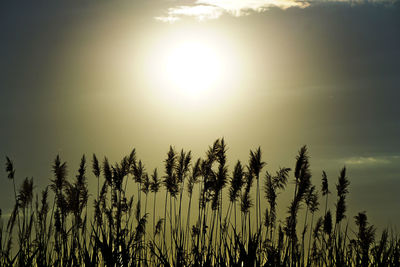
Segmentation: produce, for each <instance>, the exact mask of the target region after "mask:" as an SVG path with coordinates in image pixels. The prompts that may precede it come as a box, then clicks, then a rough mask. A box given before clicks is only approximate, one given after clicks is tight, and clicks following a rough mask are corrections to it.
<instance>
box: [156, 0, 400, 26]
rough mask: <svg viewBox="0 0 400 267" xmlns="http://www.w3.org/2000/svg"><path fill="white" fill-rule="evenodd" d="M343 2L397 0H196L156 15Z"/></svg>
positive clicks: (204, 15)
mask: <svg viewBox="0 0 400 267" xmlns="http://www.w3.org/2000/svg"><path fill="white" fill-rule="evenodd" d="M326 2H341V3H349V4H351V5H358V4H366V3H374V4H376V3H381V4H384V5H391V4H393V3H395V2H396V0H317V1H299V0H194V1H193V2H191V3H190V4H186V5H175V6H174V7H170V8H168V10H167V12H166V14H164V15H163V16H159V17H155V19H156V20H159V21H162V22H169V23H173V22H175V21H178V20H180V19H181V18H182V17H193V18H195V19H197V20H199V21H203V20H209V19H217V18H219V17H220V16H222V15H223V14H229V15H232V16H235V17H240V16H245V15H249V14H250V13H252V12H257V13H260V12H264V11H267V10H268V9H269V8H271V7H278V8H281V9H288V8H291V7H297V8H306V7H309V6H311V4H318V3H326Z"/></svg>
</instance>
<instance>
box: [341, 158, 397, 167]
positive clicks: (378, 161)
mask: <svg viewBox="0 0 400 267" xmlns="http://www.w3.org/2000/svg"><path fill="white" fill-rule="evenodd" d="M398 159H399V156H381V157H351V158H347V159H345V160H344V162H345V164H346V165H358V166H360V165H382V164H391V163H393V161H396V160H398Z"/></svg>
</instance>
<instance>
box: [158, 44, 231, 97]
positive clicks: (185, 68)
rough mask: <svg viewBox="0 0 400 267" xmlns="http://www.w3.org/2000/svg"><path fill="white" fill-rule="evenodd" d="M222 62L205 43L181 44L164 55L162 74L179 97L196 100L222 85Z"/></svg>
mask: <svg viewBox="0 0 400 267" xmlns="http://www.w3.org/2000/svg"><path fill="white" fill-rule="evenodd" d="M223 63H224V62H223V60H222V59H221V57H220V55H219V54H218V52H217V51H216V50H215V49H213V48H212V47H210V46H207V45H206V44H205V43H200V42H196V41H188V42H183V43H180V44H178V45H176V46H174V47H172V49H171V51H169V52H168V53H167V56H166V58H165V62H164V64H165V75H166V76H167V77H166V78H167V80H168V81H169V83H170V85H172V86H173V87H175V88H176V90H178V91H179V93H180V94H182V95H184V96H186V97H190V98H199V97H201V96H204V95H206V94H208V93H209V92H210V91H211V90H212V89H216V88H215V87H217V86H221V85H222V84H221V83H222V80H223V78H224V71H225V66H224V64H223Z"/></svg>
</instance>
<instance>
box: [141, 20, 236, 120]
mask: <svg viewBox="0 0 400 267" xmlns="http://www.w3.org/2000/svg"><path fill="white" fill-rule="evenodd" d="M152 44H153V45H151V46H148V47H146V51H147V53H148V54H147V56H146V57H145V58H144V62H145V65H144V66H145V72H144V74H145V75H146V77H145V79H146V81H147V84H148V85H147V86H146V87H147V88H148V89H151V94H150V95H151V102H153V103H154V104H156V105H158V108H162V107H164V108H166V109H168V110H170V111H172V110H176V111H177V112H181V111H182V110H186V111H194V110H196V111H198V110H202V112H203V111H210V112H212V111H211V110H212V109H216V108H218V109H221V108H223V106H224V105H227V104H229V103H232V102H231V99H232V98H234V95H235V88H236V87H237V84H238V80H239V79H238V77H240V75H238V66H239V64H238V53H237V52H235V51H237V50H236V48H235V47H234V45H233V44H234V43H233V42H232V41H231V40H229V39H227V38H226V37H225V36H223V35H221V34H220V33H219V32H217V31H209V30H208V31H204V30H199V29H198V28H197V29H196V30H195V29H192V28H184V27H183V28H180V30H175V31H173V32H168V33H166V34H165V35H163V36H162V37H161V38H160V37H159V38H157V39H154V40H153V41H152Z"/></svg>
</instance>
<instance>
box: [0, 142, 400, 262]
mask: <svg viewBox="0 0 400 267" xmlns="http://www.w3.org/2000/svg"><path fill="white" fill-rule="evenodd" d="M226 153H227V147H226V143H225V141H224V139H218V140H216V141H215V142H214V143H213V144H212V145H211V146H210V147H209V148H208V150H207V153H206V155H205V157H204V158H199V159H197V160H194V161H193V159H192V154H191V152H190V151H184V150H181V151H180V152H177V151H175V149H174V148H173V147H170V148H169V151H168V153H167V156H166V159H165V161H164V171H163V172H162V175H161V174H160V175H159V171H158V170H157V169H154V170H153V171H151V172H150V174H148V172H147V170H146V168H145V165H144V164H143V162H142V161H141V160H138V159H137V157H136V151H135V150H133V151H132V152H131V153H130V154H129V155H127V156H125V157H124V158H123V159H122V160H121V161H120V162H117V163H114V164H110V163H109V161H108V159H107V158H104V160H103V161H102V162H99V160H98V159H97V157H96V155H93V157H92V160H91V166H92V168H91V171H92V173H93V175H94V177H95V179H96V182H97V189H96V192H91V193H89V190H88V180H87V179H88V178H87V175H88V173H87V161H86V157H85V156H83V157H82V158H81V161H80V165H79V169H78V172H77V174H76V175H75V176H74V178H73V179H71V178H68V170H67V163H66V162H63V161H62V160H61V158H60V156H57V157H56V158H55V160H54V163H53V166H52V171H53V178H52V179H51V180H50V185H49V186H48V187H46V188H45V189H44V190H43V191H42V192H41V193H40V194H34V190H33V189H34V184H33V179H32V178H26V179H24V180H23V182H22V184H21V186H20V188H19V190H17V188H16V181H15V169H14V165H13V162H12V161H11V160H10V159H9V158H8V157H7V158H6V172H7V176H8V179H9V180H12V186H13V191H14V197H15V204H14V208H13V210H12V212H11V214H10V215H9V217H8V219H7V223H4V220H3V219H2V218H1V212H0V253H1V254H0V265H1V266H97V265H101V266H103V265H105V266H399V265H400V238H399V237H398V236H397V235H395V234H394V233H389V231H388V230H383V232H382V235H381V237H380V239H379V240H377V239H376V228H375V227H374V226H373V225H370V224H369V223H368V219H367V215H366V213H365V212H360V213H358V214H357V215H356V216H354V225H355V227H356V228H357V229H356V230H351V228H352V227H351V226H349V221H345V219H346V210H347V204H346V197H347V195H348V193H349V185H350V182H349V179H348V177H347V175H346V168H345V167H343V169H342V170H341V171H340V173H339V177H338V180H337V184H336V195H337V200H336V204H335V206H334V211H331V208H330V207H329V206H328V197H329V195H330V194H331V191H330V190H329V183H328V176H327V174H326V173H325V172H323V173H322V180H321V182H322V183H321V185H322V186H321V194H320V193H319V192H318V190H317V186H316V185H314V184H313V183H312V179H311V178H312V175H311V170H310V162H309V155H308V150H307V147H306V146H303V147H302V148H301V149H300V150H299V153H298V156H297V157H296V161H295V163H294V169H293V172H292V170H291V169H290V168H288V167H281V168H279V169H278V170H277V171H275V172H270V171H266V170H264V167H265V165H266V163H265V162H263V160H262V153H261V149H260V148H258V149H256V150H254V151H250V157H249V162H248V164H247V165H244V164H242V163H241V162H240V161H237V163H236V164H235V165H234V168H233V171H232V173H231V174H230V173H229V171H228V166H227V156H226ZM260 180H262V181H261V186H260ZM290 180H293V182H294V191H293V197H292V199H291V201H290V204H289V206H288V208H287V216H286V218H283V219H279V218H278V214H277V211H278V196H279V194H280V193H282V192H283V191H284V190H286V189H287V187H288V184H289V181H290ZM254 183H256V185H255V188H254V186H253V184H254ZM261 187H262V188H261ZM49 189H50V190H49ZM132 190H133V191H134V193H133V194H132V193H128V191H129V192H131V191H132ZM135 190H137V191H135ZM49 192H52V194H53V196H54V197H53V198H52V200H53V201H52V202H51V200H50V199H49ZM158 193H164V196H163V197H162V198H160V197H159V196H158V195H159V194H158ZM89 196H92V197H93V199H94V200H93V207H92V206H91V205H92V204H90V202H89ZM149 196H152V197H153V203H152V204H153V208H152V210H150V212H149V210H148V198H149ZM262 197H264V198H265V202H264V203H265V204H263V202H262V201H261V199H262ZM157 201H159V202H160V201H161V203H162V204H161V205H156V203H157ZM320 202H324V204H325V205H323V208H322V209H320ZM150 205H151V204H150ZM157 207H158V210H157ZM185 207H186V208H187V210H185ZM162 209H163V210H162ZM319 210H321V211H320V213H321V215H318V214H319V213H318V211H319ZM0 211H1V210H0ZM300 212H304V214H302V216H301V217H304V223H302V224H301V223H300V222H299V221H298V219H299V217H300V216H299V215H300V214H299V213H300ZM151 213H153V214H151ZM232 213H233V214H232ZM332 214H334V215H335V218H333V216H332ZM301 217H300V218H301ZM149 221H151V224H152V225H151V226H149Z"/></svg>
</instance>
